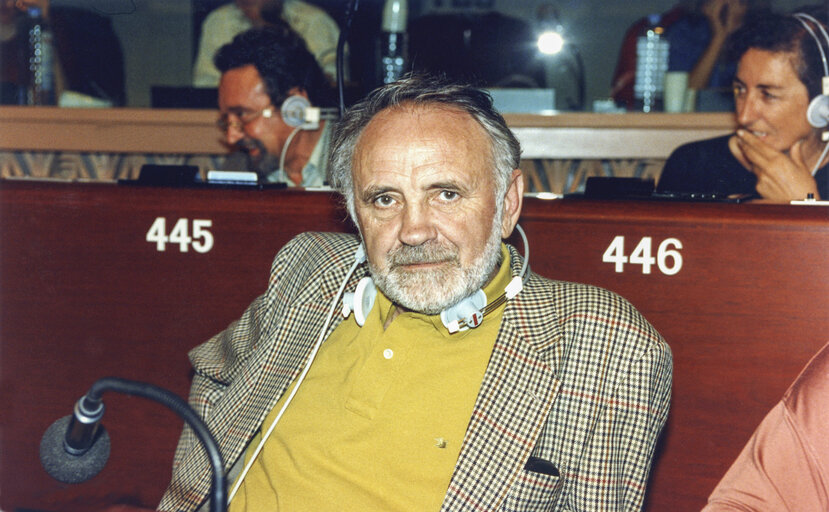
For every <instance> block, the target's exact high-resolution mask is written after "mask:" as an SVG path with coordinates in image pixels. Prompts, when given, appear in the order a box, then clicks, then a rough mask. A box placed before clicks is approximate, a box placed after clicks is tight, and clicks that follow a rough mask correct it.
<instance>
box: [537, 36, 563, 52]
mask: <svg viewBox="0 0 829 512" xmlns="http://www.w3.org/2000/svg"><path fill="white" fill-rule="evenodd" d="M562 48H564V38H563V37H561V34H559V33H558V32H553V31H549V32H544V33H542V34H541V35H540V36H538V51H540V52H541V53H543V54H545V55H555V54H557V53H558V52H560V51H561V49H562Z"/></svg>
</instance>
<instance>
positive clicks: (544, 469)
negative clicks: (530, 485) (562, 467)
mask: <svg viewBox="0 0 829 512" xmlns="http://www.w3.org/2000/svg"><path fill="white" fill-rule="evenodd" d="M524 471H530V472H532V473H541V474H542V475H550V476H559V474H558V468H557V467H555V465H554V464H553V463H552V462H550V461H549V460H544V459H542V458H539V457H532V456H530V458H529V459H527V463H526V464H525V465H524Z"/></svg>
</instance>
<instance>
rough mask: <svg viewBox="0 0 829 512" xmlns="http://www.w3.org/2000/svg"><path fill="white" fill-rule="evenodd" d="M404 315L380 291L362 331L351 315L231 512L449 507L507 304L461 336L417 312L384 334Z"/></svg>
mask: <svg viewBox="0 0 829 512" xmlns="http://www.w3.org/2000/svg"><path fill="white" fill-rule="evenodd" d="M501 254H502V258H503V263H502V264H501V267H500V269H499V271H498V274H497V275H496V277H495V279H493V280H492V281H491V282H490V283H489V284H488V285H487V286H486V287H485V288H484V293H486V296H487V302H491V301H492V300H494V299H495V298H497V297H498V296H499V295H500V294H502V293H503V292H504V288H505V287H506V286H507V284H508V283H509V280H510V277H511V276H510V269H509V253H508V252H507V250H506V247H505V246H503V245H502V246H501ZM393 307H394V306H393V305H392V304H391V302H389V300H388V299H387V298H386V297H385V296H383V295H382V294H381V293H378V295H377V299H376V302H375V304H374V307H373V308H372V310H371V312H370V313H369V315H368V318H367V319H366V322H365V325H364V326H363V327H362V328H361V327H359V326H358V325H357V323H356V322H355V320H354V316H353V315H352V316H350V317H349V318H348V319H346V320H344V321H343V322H342V323H341V324H340V325H339V326H338V327H337V328H336V329H335V330H334V332H333V333H332V334H331V336H330V337H329V338H328V340H326V341H325V343H323V345H322V348H321V349H320V352H319V354H318V355H317V358H316V361H315V362H314V363H313V365H312V366H311V369H310V371H309V373H308V376H307V377H306V379H305V382H304V383H303V384H302V385H301V387H300V389H299V391H298V392H297V394H296V397H294V400H293V402H292V403H291V405H290V406H289V407H288V409H287V410H286V411H285V414H284V415H283V417H282V419H281V420H280V421H279V424H278V425H277V427H276V429H275V430H274V432H273V434H272V435H271V437H270V438H269V439H268V440H267V442H266V443H265V446H264V448H263V450H262V452H261V453H260V455H259V457H258V459H257V461H256V462H255V463H254V465H253V467H252V468H251V470H250V472H249V473H248V475H247V477H246V478H245V480H244V482H243V484H242V487H241V488H240V489H239V492H238V494H237V496H236V497H235V498H234V500H233V502H232V503H231V505H230V511H231V512H240V511H244V510H250V511H261V510H282V511H296V510H314V511H326V510H337V511H360V512H363V511H367V510H383V511H390V510H406V511H410V510H438V509H439V508H440V505H441V503H442V502H443V497H444V494H445V493H446V489H447V488H448V486H449V481H450V479H451V477H452V472H453V470H454V467H455V462H456V461H457V458H458V454H459V453H460V449H461V444H462V442H463V437H464V434H465V432H466V427H467V425H468V423H469V418H470V416H471V414H472V408H473V406H474V404H475V399H476V397H477V395H478V390H479V388H480V385H481V380H482V379H483V375H484V371H485V370H486V366H487V362H488V361H489V357H490V355H491V353H492V347H493V345H494V344H495V337H496V336H497V334H498V329H499V327H500V325H501V317H502V314H503V309H504V306H503V305H502V306H501V307H499V308H498V309H497V310H496V311H494V312H493V313H490V314H489V315H487V316H486V318H485V319H484V321H483V323H482V324H481V325H480V326H479V327H477V328H475V329H470V330H467V331H464V332H460V333H456V334H449V332H448V331H447V330H446V328H445V327H444V326H443V324H442V323H441V321H440V317H439V315H433V316H427V315H422V314H418V313H402V314H400V315H398V316H397V318H395V319H394V320H393V321H392V322H391V324H389V326H388V328H386V329H385V330H383V324H384V322H385V320H386V318H387V317H388V315H389V314H391V312H392V310H393V309H392V308H393ZM286 395H287V393H286ZM283 400H284V397H283V399H281V400H280V401H279V403H277V405H276V406H275V407H274V408H273V410H272V411H271V412H270V414H268V417H267V418H266V419H265V421H264V423H263V427H262V428H263V429H265V430H266V429H267V428H268V427H269V426H270V425H271V423H272V422H273V419H274V417H275V416H276V414H277V413H278V411H279V409H280V408H281V407H282V402H283ZM260 436H261V432H260V433H259V434H257V436H256V438H255V439H254V440H253V441H252V442H251V445H250V448H248V453H247V454H246V455H245V460H246V461H247V460H249V458H250V456H251V452H252V451H253V449H254V448H255V447H256V446H257V445H258V444H259V441H260V439H261V437H260Z"/></svg>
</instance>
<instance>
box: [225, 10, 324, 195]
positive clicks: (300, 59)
mask: <svg viewBox="0 0 829 512" xmlns="http://www.w3.org/2000/svg"><path fill="white" fill-rule="evenodd" d="M214 62H215V64H216V67H217V68H218V69H219V71H221V73H222V76H221V79H220V81H219V112H220V116H219V119H218V121H217V125H218V126H219V129H220V130H221V131H222V133H223V134H224V137H225V143H226V144H227V146H228V147H229V148H230V149H231V150H232V151H233V153H231V155H229V157H228V158H227V160H226V161H225V163H224V165H223V166H222V170H232V171H252V172H256V173H257V174H258V176H259V182H260V183H286V184H287V185H288V186H301V187H318V186H321V185H323V182H324V181H325V175H326V162H327V159H328V141H329V138H330V137H329V133H330V126H329V123H326V122H325V121H319V122H307V121H306V120H305V118H304V116H303V115H302V113H303V112H304V111H305V110H306V108H305V107H306V106H310V105H320V104H324V103H325V100H326V98H327V97H328V96H330V91H329V90H328V85H327V81H326V79H325V77H324V75H323V73H322V70H320V68H319V66H318V65H317V63H316V61H315V60H314V57H313V56H312V55H311V54H310V52H309V51H308V49H307V48H306V47H305V43H304V42H303V41H302V39H301V38H300V37H299V36H298V35H297V34H296V33H295V32H293V31H292V30H291V29H290V27H288V26H287V25H285V24H275V25H271V26H267V27H264V28H257V29H251V30H248V31H246V32H243V33H242V34H239V35H238V36H236V37H235V38H234V39H233V41H232V42H230V43H228V44H226V45H224V46H223V47H221V48H220V49H219V51H218V52H217V53H216V55H215V57H214ZM286 101H287V102H288V104H294V105H298V106H299V108H292V109H290V111H291V112H292V113H293V114H297V113H299V118H298V119H296V118H294V116H289V115H287V114H286V113H285V112H283V108H282V107H283V104H285V103H286ZM286 106H287V104H286Z"/></svg>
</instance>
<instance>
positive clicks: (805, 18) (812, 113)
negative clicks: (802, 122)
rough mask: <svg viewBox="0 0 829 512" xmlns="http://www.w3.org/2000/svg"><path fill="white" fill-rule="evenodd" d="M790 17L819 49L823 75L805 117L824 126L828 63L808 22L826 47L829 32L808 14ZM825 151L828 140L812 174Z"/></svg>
mask: <svg viewBox="0 0 829 512" xmlns="http://www.w3.org/2000/svg"><path fill="white" fill-rule="evenodd" d="M792 17H793V18H794V19H796V20H797V21H799V22H800V24H801V25H803V28H804V29H805V30H806V32H808V33H809V35H810V36H812V39H814V41H815V44H817V49H818V51H820V59H821V61H822V63H823V77H822V78H821V79H820V94H818V95H817V96H815V97H814V98H812V100H811V101H810V102H809V107H808V108H807V109H806V119H808V120H809V124H810V125H811V126H812V127H813V128H825V127H826V126H827V125H829V63H827V61H826V52H825V51H824V50H823V43H821V41H820V38H819V37H818V36H817V34H815V31H814V30H813V29H812V27H811V26H810V25H809V22H811V23H813V24H814V25H815V26H816V27H817V29H818V30H819V31H820V34H821V35H822V36H823V41H825V42H826V48H827V49H829V34H827V33H826V27H824V26H823V24H822V23H821V22H820V21H818V20H817V19H815V18H814V17H813V16H810V15H809V14H806V13H802V12H798V13H795V14H793V15H792ZM827 135H829V133H826V132H824V133H823V134H822V136H821V138H822V140H823V141H827ZM827 153H829V142H826V144H825V145H824V148H823V151H822V152H821V154H820V156H819V157H818V159H817V162H815V166H814V168H813V169H812V176H814V175H815V174H816V173H817V171H818V169H820V164H821V163H822V162H823V159H824V158H826V154H827Z"/></svg>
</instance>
